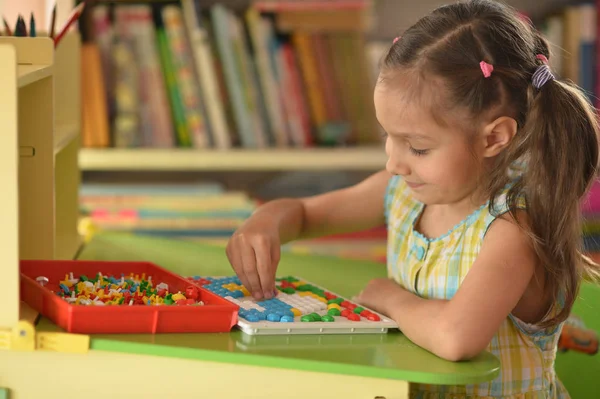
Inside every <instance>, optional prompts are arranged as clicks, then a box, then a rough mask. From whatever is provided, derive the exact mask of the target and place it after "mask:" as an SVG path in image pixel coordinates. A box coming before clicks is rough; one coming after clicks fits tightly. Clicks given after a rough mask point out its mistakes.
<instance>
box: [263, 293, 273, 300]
mask: <svg viewBox="0 0 600 399" xmlns="http://www.w3.org/2000/svg"><path fill="white" fill-rule="evenodd" d="M265 298H267V299H271V298H273V293H272V292H269V291H267V292H265Z"/></svg>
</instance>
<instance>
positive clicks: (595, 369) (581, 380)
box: [556, 283, 600, 399]
mask: <svg viewBox="0 0 600 399" xmlns="http://www.w3.org/2000/svg"><path fill="white" fill-rule="evenodd" d="M571 314H573V315H575V316H578V317H580V318H581V320H582V321H583V322H584V324H585V326H586V328H588V329H591V330H594V331H596V332H597V333H598V334H600V286H597V285H592V284H589V283H586V284H583V285H582V287H581V291H580V293H579V298H578V299H577V301H576V302H575V305H574V306H573V310H572V312H571ZM556 372H557V374H558V377H559V378H560V380H561V381H562V382H563V384H564V385H565V387H566V388H567V390H568V391H569V393H570V394H571V398H573V399H588V398H589V399H594V398H600V353H597V354H595V355H589V354H585V353H582V352H577V351H567V352H564V353H561V352H559V353H558V355H557V357H556Z"/></svg>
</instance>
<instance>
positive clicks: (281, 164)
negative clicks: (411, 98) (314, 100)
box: [79, 146, 386, 172]
mask: <svg viewBox="0 0 600 399" xmlns="http://www.w3.org/2000/svg"><path fill="white" fill-rule="evenodd" d="M385 162H386V156H385V151H384V149H383V146H374V147H344V148H309V149H276V148H272V149H264V150H245V149H239V150H223V151H218V150H194V149H180V148H174V149H156V148H143V149H142V148H139V149H116V148H107V149H91V148H82V149H81V150H80V152H79V168H80V169H81V170H82V171H211V172H218V171H292V170H317V171H322V170H340V169H343V170H359V171H364V170H379V169H383V168H385Z"/></svg>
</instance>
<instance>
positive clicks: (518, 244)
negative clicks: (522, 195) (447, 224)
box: [357, 219, 537, 361]
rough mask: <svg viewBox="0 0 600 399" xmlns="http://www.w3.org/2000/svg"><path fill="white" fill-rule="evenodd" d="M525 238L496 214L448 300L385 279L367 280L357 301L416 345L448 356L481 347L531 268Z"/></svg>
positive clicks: (529, 276) (528, 241) (467, 354)
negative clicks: (391, 322)
mask: <svg viewBox="0 0 600 399" xmlns="http://www.w3.org/2000/svg"><path fill="white" fill-rule="evenodd" d="M536 262H537V257H536V255H535V252H534V249H533V247H532V246H531V239H530V238H529V237H528V236H527V234H526V233H525V232H523V231H522V229H521V228H519V227H518V226H517V225H516V224H515V223H514V222H512V221H508V220H506V219H497V220H496V221H495V222H494V223H493V224H492V226H491V227H490V229H489V231H488V233H487V235H486V237H485V239H484V242H483V246H482V248H481V251H480V253H479V255H478V257H477V259H476V261H475V263H474V264H473V266H472V268H471V270H470V271H469V273H468V274H467V276H466V277H465V279H464V281H463V283H462V284H461V286H460V288H459V290H458V291H457V292H456V294H455V295H454V297H453V298H452V299H450V300H431V299H422V298H420V297H418V296H416V295H414V294H412V293H410V292H408V291H406V290H404V289H403V288H401V287H400V286H399V285H397V284H396V283H395V282H393V281H391V280H387V279H380V280H374V281H372V282H371V283H370V284H369V286H368V287H367V288H366V289H365V290H364V291H363V293H361V295H359V298H358V299H357V300H358V301H361V302H363V303H365V305H366V306H369V307H374V308H375V310H380V311H381V312H382V313H385V314H387V315H388V316H389V317H391V318H392V319H393V320H395V321H396V322H397V323H398V326H399V328H400V330H401V331H402V332H403V333H404V334H405V335H406V336H407V337H408V338H409V339H410V340H411V341H413V342H414V343H416V344H417V345H419V346H421V347H423V348H425V349H427V350H429V351H431V352H433V353H434V354H436V355H438V356H440V357H442V358H445V359H448V360H452V361H459V360H465V359H470V358H472V357H474V356H476V355H478V354H479V353H480V352H482V351H483V350H484V349H485V348H486V347H487V345H488V344H489V343H490V341H491V340H492V337H493V336H494V334H496V332H497V331H498V329H499V328H500V325H501V324H502V322H503V321H504V320H505V319H506V318H507V317H508V315H509V314H510V313H511V312H512V311H513V309H515V307H516V306H517V304H518V303H519V300H520V299H521V297H522V296H523V294H524V293H525V290H526V289H527V287H528V285H529V283H530V281H531V279H532V277H533V276H534V272H535V268H536Z"/></svg>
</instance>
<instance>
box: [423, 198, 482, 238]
mask: <svg viewBox="0 0 600 399" xmlns="http://www.w3.org/2000/svg"><path fill="white" fill-rule="evenodd" d="M486 202H487V200H486V199H484V196H483V195H480V194H479V193H471V194H470V195H468V196H466V197H464V198H462V199H460V200H459V201H456V202H453V203H448V204H431V205H425V207H424V209H423V212H422V213H421V215H420V217H419V219H418V221H417V223H416V227H417V231H419V232H420V233H421V234H423V235H424V236H426V237H428V238H431V239H433V238H437V237H440V236H442V235H444V234H445V233H447V232H449V231H450V230H451V229H452V228H454V227H455V226H456V225H458V224H459V223H461V222H462V221H464V220H465V219H466V218H467V217H468V216H469V215H471V214H472V213H473V212H475V211H476V210H477V209H479V208H481V207H482V206H483V205H484V204H485V203H486Z"/></svg>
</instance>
